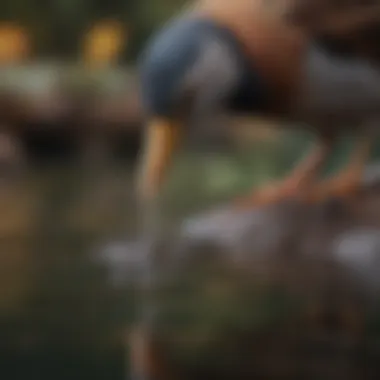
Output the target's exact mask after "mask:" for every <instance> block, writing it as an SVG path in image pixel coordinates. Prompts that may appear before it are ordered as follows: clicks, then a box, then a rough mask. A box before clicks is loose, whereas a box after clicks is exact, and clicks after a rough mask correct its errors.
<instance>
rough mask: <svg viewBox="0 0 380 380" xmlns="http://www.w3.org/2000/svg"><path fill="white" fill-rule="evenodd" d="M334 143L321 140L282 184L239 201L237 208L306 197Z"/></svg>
mask: <svg viewBox="0 0 380 380" xmlns="http://www.w3.org/2000/svg"><path fill="white" fill-rule="evenodd" d="M332 142H333V140H332V139H331V138H328V137H322V138H320V140H319V141H318V143H317V144H316V145H315V146H314V148H313V149H312V151H311V152H310V153H309V154H308V155H307V156H306V158H305V159H304V160H303V161H302V162H301V163H300V164H299V165H297V166H296V168H295V169H294V170H293V172H292V173H291V174H290V175H289V176H288V177H286V178H285V179H284V180H283V181H282V182H280V183H278V184H272V185H269V186H264V187H263V188H262V189H259V190H256V191H254V192H253V194H250V195H248V196H246V197H243V198H241V199H238V200H237V201H236V205H237V207H242V208H250V207H255V206H260V205H266V204H270V203H274V202H278V201H281V200H283V199H285V198H289V197H293V196H296V197H301V196H303V195H305V196H306V194H307V193H308V192H309V191H310V190H311V187H312V186H313V185H314V183H315V179H316V177H317V176H318V174H319V172H320V170H321V168H322V166H323V165H324V163H325V162H326V160H327V158H328V156H329V154H330V152H331V149H332Z"/></svg>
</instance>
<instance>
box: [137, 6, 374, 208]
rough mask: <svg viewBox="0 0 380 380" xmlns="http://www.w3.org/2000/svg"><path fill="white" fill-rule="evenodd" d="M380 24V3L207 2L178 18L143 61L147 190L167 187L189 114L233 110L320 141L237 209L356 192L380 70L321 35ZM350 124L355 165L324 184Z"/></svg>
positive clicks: (149, 193) (141, 168) (142, 185)
mask: <svg viewBox="0 0 380 380" xmlns="http://www.w3.org/2000/svg"><path fill="white" fill-rule="evenodd" d="M350 4H352V2H351V3H350ZM379 20H380V6H379V5H377V4H372V3H369V4H364V5H363V4H361V3H357V4H356V3H354V4H353V5H350V6H348V5H347V6H345V7H343V6H341V5H339V6H337V5H336V4H335V2H333V1H332V0H323V1H316V0H304V1H302V0H295V1H291V0H236V1H233V2H231V1H227V0H218V1H216V0H198V1H196V2H195V3H193V4H192V5H191V6H189V7H187V8H186V9H185V11H183V12H180V14H178V15H176V16H175V17H174V18H172V19H171V20H169V21H168V22H167V23H166V24H165V25H164V26H163V27H162V28H161V29H160V30H159V31H158V32H157V33H155V34H154V35H153V36H152V38H151V39H150V41H149V42H148V43H147V45H146V47H145V49H144V51H143V53H142V54H141V56H140V60H139V74H140V84H141V102H142V106H143V110H144V116H145V122H146V125H145V128H144V140H143V147H142V150H141V154H140V160H139V165H138V177H137V184H138V194H139V196H140V197H141V198H142V199H145V200H148V199H152V198H154V197H156V196H157V194H158V193H159V192H160V189H161V185H162V184H163V182H164V180H165V178H166V176H167V172H168V170H169V168H170V163H171V162H172V160H173V157H174V155H175V152H176V151H177V150H178V149H179V144H180V143H181V141H183V139H184V135H185V133H186V132H188V131H187V129H186V128H187V125H188V124H189V120H191V118H192V117H193V118H194V119H195V120H202V119H207V117H208V118H210V119H212V118H213V117H214V115H216V114H217V113H218V112H223V111H227V112H231V113H248V114H252V115H257V116H263V117H270V118H277V119H280V120H281V121H282V122H283V123H281V125H284V126H291V127H294V126H297V128H298V127H299V126H302V127H301V128H309V129H310V130H311V131H312V132H313V133H314V134H315V135H316V138H317V139H316V143H315V145H314V146H313V147H312V149H311V152H309V153H308V154H307V155H306V158H305V159H303V160H301V162H300V164H299V165H297V166H296V167H295V168H294V170H293V171H292V172H291V173H289V175H287V176H286V177H285V178H284V179H283V180H281V181H279V183H270V184H268V185H267V186H263V188H259V189H254V190H253V191H252V192H250V194H248V195H247V196H244V197H241V198H239V199H237V200H236V202H235V204H236V206H237V207H240V206H242V207H250V206H258V205H263V204H267V203H271V202H275V201H277V200H280V199H283V198H284V197H289V196H304V197H306V196H307V195H309V196H310V197H311V198H313V197H314V198H315V197H318V196H319V197H321V196H322V195H323V196H326V195H327V194H330V195H335V196H343V197H347V196H348V197H349V196H351V195H353V194H355V193H356V191H357V189H358V184H359V179H360V176H361V172H362V170H363V166H364V165H365V163H366V161H367V160H368V156H369V153H370V148H371V142H372V141H373V138H372V134H373V130H374V129H375V127H374V124H376V121H377V118H378V116H379V115H378V113H379V110H378V109H379V105H380V70H379V66H376V64H374V63H373V62H372V61H371V60H370V59H369V58H368V57H366V56H363V57H361V56H360V55H359V54H356V56H353V57H351V58H342V57H338V56H335V55H334V54H330V53H329V52H328V51H327V50H326V49H325V48H324V46H323V45H321V44H318V38H317V36H323V35H326V36H331V37H336V38H338V39H339V38H341V39H343V37H345V36H349V35H350V32H355V31H356V30H359V29H360V28H363V27H365V26H367V25H373V24H376V22H378V21H379ZM279 125H280V124H279ZM253 127H254V126H253ZM350 128H351V129H352V130H353V131H355V133H357V136H358V139H356V141H355V147H354V149H353V152H352V156H351V159H350V162H349V163H348V165H347V167H346V168H345V169H343V170H342V172H341V173H340V174H338V175H336V176H335V177H334V178H333V179H331V180H328V181H326V182H321V183H318V182H317V181H316V178H317V176H318V173H319V172H320V170H321V168H322V166H323V164H324V163H325V162H326V160H327V158H328V157H329V155H330V154H331V152H332V151H333V145H334V142H335V141H336V139H337V137H338V135H339V133H341V132H345V131H347V130H348V129H350Z"/></svg>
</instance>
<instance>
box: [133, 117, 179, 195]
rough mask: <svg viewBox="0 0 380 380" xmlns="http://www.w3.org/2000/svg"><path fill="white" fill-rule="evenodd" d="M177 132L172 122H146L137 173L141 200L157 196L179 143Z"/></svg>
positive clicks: (177, 128) (177, 126) (177, 129)
mask: <svg viewBox="0 0 380 380" xmlns="http://www.w3.org/2000/svg"><path fill="white" fill-rule="evenodd" d="M179 131H180V128H179V123H177V122H175V121H173V120H167V119H152V120H150V121H149V122H148V125H147V129H146V135H145V141H144V142H143V151H142V155H141V162H140V168H139V172H138V196H139V197H140V198H141V199H142V200H150V199H153V198H155V197H156V196H157V195H158V192H159V190H160V188H161V185H162V183H163V180H164V179H165V175H166V173H167V170H168V168H169V166H170V163H171V159H172V157H173V154H174V151H175V149H176V147H177V144H178V142H179Z"/></svg>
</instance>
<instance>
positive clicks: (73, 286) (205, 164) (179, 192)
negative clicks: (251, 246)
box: [0, 145, 304, 380]
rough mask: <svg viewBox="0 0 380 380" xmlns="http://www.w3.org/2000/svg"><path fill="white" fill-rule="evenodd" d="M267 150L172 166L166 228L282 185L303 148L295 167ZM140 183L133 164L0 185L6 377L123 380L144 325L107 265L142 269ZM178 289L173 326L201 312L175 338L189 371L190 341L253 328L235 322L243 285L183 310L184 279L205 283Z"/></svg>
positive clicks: (0, 345)
mask: <svg viewBox="0 0 380 380" xmlns="http://www.w3.org/2000/svg"><path fill="white" fill-rule="evenodd" d="M265 149H267V147H263V146H262V145H259V146H257V147H256V149H253V150H252V151H249V152H244V151H243V152H241V154H239V155H233V154H226V153H215V154H214V155H212V156H211V155H203V156H202V155H200V154H197V155H195V156H194V155H191V154H190V155H189V156H188V157H187V159H184V160H182V161H183V162H182V163H181V166H180V167H177V168H174V173H173V178H175V179H174V180H173V182H172V183H171V184H169V185H168V189H167V192H166V198H165V199H164V200H163V202H164V204H166V206H167V208H165V214H166V217H167V222H168V223H169V224H170V223H174V224H175V223H176V221H178V218H180V217H181V216H184V215H188V214H190V213H194V212H196V210H197V209H200V208H204V207H206V206H210V205H212V204H215V203H218V202H219V201H223V200H224V199H226V198H228V197H230V196H231V195H232V194H233V193H236V192H239V191H241V190H242V189H247V188H249V187H250V186H251V185H252V184H254V183H259V182H261V181H264V180H266V179H267V178H270V177H276V176H279V175H280V174H282V173H283V172H284V171H285V170H286V169H287V168H288V167H289V166H290V163H291V161H292V159H294V157H295V156H297V155H299V152H301V151H302V150H303V149H304V147H303V146H300V145H298V148H297V149H298V152H297V151H296V150H294V149H293V148H291V149H290V150H291V151H292V155H293V156H294V157H293V158H289V157H290V156H291V155H290V154H289V147H287V148H286V149H285V150H284V151H281V150H279V149H277V150H276V151H275V153H276V154H273V155H272V156H271V155H270V154H266V155H265V153H264V152H265ZM272 153H273V150H272ZM269 157H272V158H271V159H266V158H269ZM284 157H286V158H287V160H285V159H284ZM194 176H197V180H195V177H194ZM132 181H133V176H132V165H126V164H125V163H124V164H112V165H111V166H107V167H106V168H105V167H102V169H101V170H98V171H96V170H95V171H91V172H87V171H86V170H84V169H83V168H80V167H79V166H78V165H76V164H69V163H67V164H59V165H58V164H57V165H54V166H50V167H49V166H45V167H42V168H41V167H40V168H38V169H37V168H35V169H30V170H27V171H24V172H23V173H20V174H19V176H18V177H17V178H12V179H10V180H9V181H5V182H2V183H1V184H0V239H1V240H0V336H1V339H0V368H1V371H2V374H1V376H2V377H3V378H4V379H8V378H9V379H19V378H20V379H21V378H25V376H28V378H32V379H39V380H44V379H48V378H52V377H53V378H54V379H71V380H72V379H85V378H89V379H90V378H91V379H107V380H108V379H111V380H113V379H115V380H116V379H124V378H125V373H126V368H127V366H128V363H127V362H126V361H125V357H126V352H125V350H126V348H125V338H126V335H127V334H128V328H129V326H130V325H131V323H132V321H134V320H135V319H136V301H137V296H136V293H135V291H134V290H135V289H134V288H133V287H127V286H125V282H124V283H123V282H122V281H120V280H123V279H125V277H124V278H123V276H125V272H123V271H122V270H120V272H117V271H113V272H112V273H110V272H109V267H107V266H106V265H104V261H103V262H102V258H103V259H104V257H108V259H111V260H113V261H114V262H116V268H117V266H118V265H119V266H120V268H121V267H122V266H123V263H124V264H125V262H126V261H128V260H129V261H130V262H133V261H134V260H135V261H136V262H137V261H138V258H136V257H133V255H132V256H128V255H126V253H127V252H135V251H136V250H135V249H134V246H133V245H134V244H137V243H134V242H135V241H136V239H135V238H136V233H137V226H136V221H137V215H138V214H137V207H136V203H135V200H134V197H133V193H132V189H133V188H132V186H131V185H132ZM126 240H127V241H129V243H128V244H129V245H125V242H126ZM128 247H129V250H127V248H128ZM104 255H105V256H104ZM114 267H115V266H114ZM110 274H111V275H110ZM131 274H133V273H131ZM203 276H204V274H203ZM182 280H183V281H184V284H182V285H181V286H182V288H180V289H177V290H175V292H176V293H177V294H179V295H178V297H177V298H176V297H174V296H173V297H172V299H171V302H170V305H169V304H168V306H167V307H168V309H167V310H169V309H170V307H173V305H174V304H175V308H176V312H175V313H174V314H173V312H172V313H171V314H172V315H171V318H174V319H175V318H177V320H178V321H179V322H178V323H179V326H183V323H188V322H189V321H187V322H184V320H183V318H185V317H186V314H187V317H186V318H192V317H191V316H192V315H193V316H194V315H195V317H194V318H193V320H194V321H196V322H195V324H193V328H194V329H195V330H188V331H187V332H185V331H183V332H184V334H182V335H181V337H180V338H179V337H178V335H176V337H175V339H184V340H186V342H187V344H188V348H189V349H188V352H187V353H186V355H188V360H189V362H191V361H192V360H195V359H194V358H195V357H197V360H198V359H200V357H199V351H198V355H196V353H197V350H195V351H194V352H192V351H191V347H192V346H191V342H193V343H194V347H198V348H199V347H200V346H199V344H200V343H199V339H206V338H207V336H208V334H211V333H212V332H210V331H208V330H207V329H208V328H209V327H210V326H214V328H225V326H226V325H228V324H229V323H231V320H235V319H236V320H239V318H240V319H241V320H244V321H246V319H247V314H245V312H243V313H242V314H239V313H235V311H237V308H238V306H237V303H239V302H240V304H239V305H240V306H241V305H243V304H244V303H245V302H246V301H245V300H244V296H245V295H244V293H242V292H241V288H239V291H234V290H233V287H231V286H232V284H233V283H234V281H232V282H231V281H230V282H228V284H229V285H228V286H227V287H226V285H222V280H220V279H218V278H216V280H215V281H216V282H212V283H210V284H209V283H207V289H208V290H209V292H210V294H208V293H207V292H205V290H204V289H205V288H203V287H201V283H202V282H199V284H198V285H199V286H200V288H199V289H198V288H197V289H193V291H194V294H192V295H191V296H189V295H188V298H187V301H188V302H186V305H183V306H184V308H185V309H183V310H182V309H181V304H183V302H182V303H181V299H182V301H183V300H184V299H186V294H187V293H186V291H187V290H186V286H187V285H186V282H187V281H190V282H191V281H193V282H194V281H195V282H196V281H198V280H196V279H195V280H194V278H192V279H186V278H185V277H183V278H182ZM218 281H219V282H218ZM223 281H224V280H223ZM205 286H206V285H205ZM171 291H172V292H173V291H174V290H173V289H172V290H171ZM197 292H198V293H197ZM215 292H216V293H217V294H219V293H220V292H221V293H220V294H222V296H221V297H220V299H219V298H218V297H217V298H218V299H219V301H218V302H219V306H218V305H217V309H216V310H219V311H218V312H215V311H212V310H211V309H212V307H211V305H214V306H215V303H214V304H212V303H211V298H212V299H213V300H214V301H215V294H216V293H215ZM225 292H227V293H228V294H227V293H225ZM172 294H174V293H172ZM200 294H201V295H202V296H203V298H202V299H200V296H199V295H200ZM226 294H227V299H228V300H229V301H228V302H227V303H226V302H225V300H226V298H225V297H226ZM239 294H240V295H241V297H243V298H241V297H240V296H239V297H240V298H239V297H237V296H238V295H239ZM209 296H210V297H211V296H212V297H211V298H210V297H209ZM274 297H275V295H274ZM234 300H235V301H234ZM177 301H178V302H177ZM190 301H191V302H190ZM276 302H277V301H276ZM277 304H278V302H277ZM223 305H224V306H223ZM231 305H232V306H233V305H235V306H233V307H231ZM271 305H272V304H271ZM271 305H270V306H271ZM185 306H186V307H185ZM240 306H239V307H240ZM271 307H272V306H271ZM189 308H190V309H191V310H190V309H189ZM227 309H228V310H227ZM255 310H257V308H256V309H255ZM255 312H256V311H252V313H255ZM176 313H177V314H176ZM218 313H219V316H220V315H223V318H224V319H225V321H224V322H223V323H222V324H221V325H220V326H219V325H218V326H216V325H215V321H216V320H217V318H219V317H218V315H216V314H218ZM220 313H221V314H220ZM169 314H170V313H169ZM173 315H174V316H173ZM163 318H164V322H162V323H163V326H164V327H165V326H166V327H167V328H168V329H169V330H170V329H172V330H173V329H174V330H175V329H176V328H178V326H177V327H176V325H175V323H173V324H172V325H171V326H170V328H169V327H168V325H167V323H168V322H167V320H165V317H163ZM181 318H182V319H181ZM186 318H185V319H186ZM172 321H173V319H172ZM181 321H182V322H181ZM198 322H199V323H200V325H196V323H198ZM201 322H202V323H201ZM181 323H182V325H181ZM239 323H240V322H239ZM165 324H166V325H165ZM169 330H168V333H170V331H169ZM207 331H208V332H207ZM172 332H173V331H172ZM186 334H187V335H188V336H187V335H186ZM197 337H198V338H197ZM173 339H174V338H173ZM197 339H198V340H197ZM178 344H179V343H178ZM215 349H216V347H215ZM217 352H218V350H215V353H214V354H215V355H218V353H217ZM178 354H179V355H181V353H178ZM182 354H183V353H182ZM221 355H222V354H221ZM223 355H224V354H223ZM206 357H207V358H208V359H210V357H209V356H207V355H205V356H204V358H206ZM208 359H207V360H208ZM205 360H206V359H205ZM210 360H211V359H210ZM215 360H216V359H215Z"/></svg>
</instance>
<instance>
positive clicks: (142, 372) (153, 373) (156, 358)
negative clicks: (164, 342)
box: [130, 326, 179, 380]
mask: <svg viewBox="0 0 380 380" xmlns="http://www.w3.org/2000/svg"><path fill="white" fill-rule="evenodd" d="M130 338H131V339H130V362H131V367H132V379H133V380H134V379H135V378H136V379H139V380H140V379H141V380H176V379H178V378H179V377H178V375H177V374H176V373H175V372H176V371H175V370H174V366H173V365H171V364H169V362H168V360H167V358H166V357H165V356H164V353H163V347H161V345H160V343H159V341H158V339H157V338H156V337H155V336H154V333H153V332H152V331H148V330H146V329H145V328H143V327H141V326H139V328H135V330H134V331H132V334H131V337H130Z"/></svg>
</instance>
